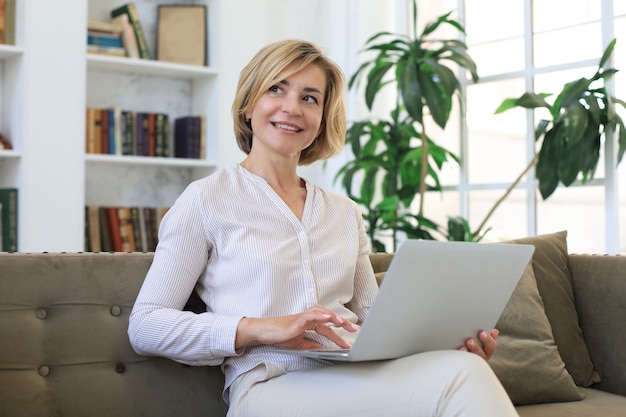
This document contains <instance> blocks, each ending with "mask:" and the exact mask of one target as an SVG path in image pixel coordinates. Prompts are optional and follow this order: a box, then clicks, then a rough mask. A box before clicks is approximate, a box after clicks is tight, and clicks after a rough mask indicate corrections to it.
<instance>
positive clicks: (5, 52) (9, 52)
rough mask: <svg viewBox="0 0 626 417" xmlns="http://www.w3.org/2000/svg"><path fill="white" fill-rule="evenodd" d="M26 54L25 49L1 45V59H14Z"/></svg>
mask: <svg viewBox="0 0 626 417" xmlns="http://www.w3.org/2000/svg"><path fill="white" fill-rule="evenodd" d="M23 53H24V51H23V49H22V48H20V47H17V46H14V45H2V44H0V59H7V58H13V57H16V56H20V55H22V54H23Z"/></svg>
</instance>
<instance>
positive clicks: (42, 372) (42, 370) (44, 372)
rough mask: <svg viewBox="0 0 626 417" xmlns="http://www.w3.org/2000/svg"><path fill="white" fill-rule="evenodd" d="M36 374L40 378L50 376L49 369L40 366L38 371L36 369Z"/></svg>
mask: <svg viewBox="0 0 626 417" xmlns="http://www.w3.org/2000/svg"><path fill="white" fill-rule="evenodd" d="M37 373H38V374H39V375H40V376H44V377H45V376H48V375H50V368H48V367H47V366H46V365H41V366H40V367H39V369H37Z"/></svg>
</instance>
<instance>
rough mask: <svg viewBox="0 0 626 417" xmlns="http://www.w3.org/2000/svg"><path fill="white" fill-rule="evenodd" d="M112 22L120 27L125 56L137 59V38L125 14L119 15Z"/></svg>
mask: <svg viewBox="0 0 626 417" xmlns="http://www.w3.org/2000/svg"><path fill="white" fill-rule="evenodd" d="M112 22H113V23H115V24H117V25H119V26H121V27H122V44H124V49H125V50H126V56H128V57H129V58H135V59H139V47H138V46H137V38H135V31H134V30H133V27H132V25H131V24H130V21H129V20H128V15H127V14H121V15H119V16H116V17H114V18H113V19H112Z"/></svg>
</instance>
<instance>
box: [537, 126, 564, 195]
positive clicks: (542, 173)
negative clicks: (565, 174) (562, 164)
mask: <svg viewBox="0 0 626 417" xmlns="http://www.w3.org/2000/svg"><path fill="white" fill-rule="evenodd" d="M556 136H557V131H556V127H554V128H552V129H550V130H548V131H547V132H546V134H545V135H544V140H543V144H542V146H541V149H540V150H539V159H538V160H537V165H536V167H535V175H536V176H537V179H538V180H539V192H540V193H541V196H542V197H543V199H544V200H545V199H547V198H548V197H549V196H550V195H552V193H553V192H554V190H556V187H557V186H558V185H559V176H558V172H557V161H558V146H559V144H558V137H556Z"/></svg>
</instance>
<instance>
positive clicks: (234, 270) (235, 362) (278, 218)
mask: <svg viewBox="0 0 626 417" xmlns="http://www.w3.org/2000/svg"><path fill="white" fill-rule="evenodd" d="M305 183H306V190H307V195H306V200H305V204H304V210H303V213H302V218H301V219H298V218H297V217H296V216H295V215H294V214H293V213H292V211H291V210H290V209H289V207H288V206H287V205H286V204H285V203H284V202H283V200H282V199H281V198H280V197H279V196H278V194H276V192H274V190H273V189H272V188H271V186H270V185H269V184H268V183H267V182H266V181H265V180H264V179H263V178H261V177H259V176H257V175H255V174H253V173H251V172H250V171H247V170H246V169H245V168H243V167H241V166H240V165H239V164H236V165H233V166H231V167H228V168H224V169H220V170H218V171H217V172H215V173H214V174H212V175H210V176H208V177H206V178H203V179H200V180H197V181H195V182H193V183H192V184H190V185H189V186H188V187H187V189H186V190H185V191H184V192H183V193H182V194H181V195H180V197H179V198H178V199H177V201H176V202H175V204H174V205H173V206H172V207H171V208H170V210H169V211H168V212H167V214H166V215H165V216H164V218H163V221H162V223H161V227H160V230H159V244H158V247H157V249H156V252H155V256H154V261H153V263H152V266H151V267H150V270H149V272H148V274H147V276H146V279H145V281H144V283H143V286H142V288H141V290H140V292H139V295H138V297H137V300H136V302H135V305H134V307H133V311H132V313H131V316H130V323H129V329H128V333H129V338H130V342H131V344H132V346H133V348H134V349H135V350H136V351H137V352H138V353H139V354H144V355H157V356H165V357H168V358H170V359H173V360H175V361H178V362H182V363H186V364H190V365H198V366H202V365H221V366H222V370H223V372H224V374H225V377H226V383H225V389H227V388H228V386H230V384H231V383H232V381H233V380H234V379H235V378H236V377H237V376H239V375H240V374H242V373H244V372H246V371H248V370H250V369H252V368H254V367H255V366H257V365H258V364H259V363H273V364H275V365H276V366H279V367H280V368H281V369H283V370H284V371H286V372H290V371H296V370H302V369H310V368H315V367H320V366H327V365H328V363H327V362H324V361H320V360H315V359H307V358H301V357H296V356H292V355H286V354H277V353H270V352H268V351H267V347H266V346H263V345H259V346H250V347H247V348H244V349H239V350H235V348H234V344H235V336H236V330H237V325H238V322H239V320H241V318H242V317H244V316H247V317H272V316H282V315H289V314H295V313H300V312H303V311H305V310H307V309H308V308H310V307H311V306H313V305H314V304H320V305H324V306H326V307H328V308H329V309H331V310H333V311H334V312H335V313H337V314H338V315H339V316H341V317H343V318H344V319H347V320H350V321H351V322H353V323H357V324H360V323H361V322H362V321H363V318H364V317H365V315H366V314H367V312H368V309H369V307H370V305H371V303H372V301H373V299H374V297H375V296H376V294H377V291H378V287H377V285H376V280H375V278H374V273H373V270H372V267H371V264H370V262H369V258H368V254H369V241H368V238H367V235H366V232H365V227H364V224H363V220H362V216H361V212H360V210H359V208H358V207H357V206H356V204H355V203H354V202H352V201H351V200H350V199H348V198H347V197H345V196H342V195H340V194H336V193H332V192H328V191H325V190H323V189H321V188H320V187H318V186H316V185H314V184H312V183H311V182H309V181H305ZM194 289H195V290H196V291H197V292H198V294H199V296H200V298H201V299H202V300H203V301H204V302H205V303H206V305H207V312H206V313H202V314H195V313H192V312H187V311H182V309H183V307H184V306H185V303H186V301H187V299H188V298H189V295H190V294H191V292H192V291H193V290H194ZM341 335H342V336H343V337H344V338H346V340H348V341H351V340H352V339H353V338H354V334H351V333H348V332H341ZM307 336H309V337H310V338H311V339H313V340H315V341H317V342H319V343H321V344H322V345H325V346H328V345H332V344H333V343H332V342H330V341H328V340H326V339H324V338H322V337H320V336H318V335H317V334H315V333H312V332H311V334H308V335H307Z"/></svg>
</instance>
